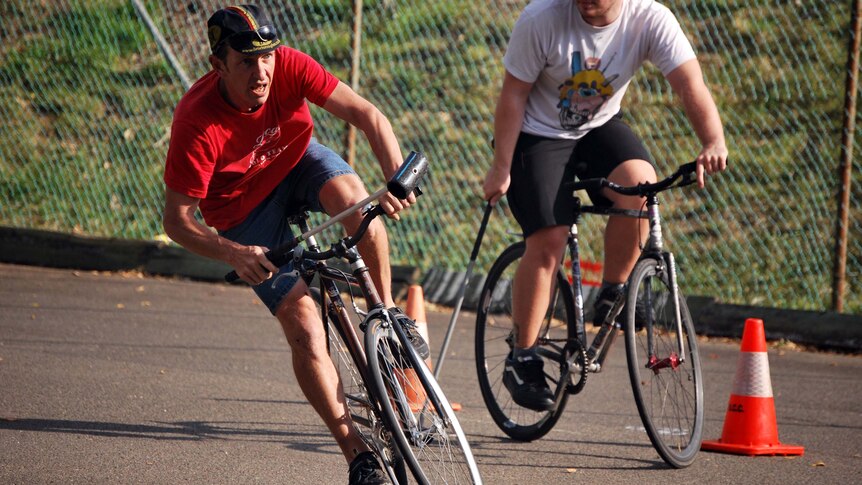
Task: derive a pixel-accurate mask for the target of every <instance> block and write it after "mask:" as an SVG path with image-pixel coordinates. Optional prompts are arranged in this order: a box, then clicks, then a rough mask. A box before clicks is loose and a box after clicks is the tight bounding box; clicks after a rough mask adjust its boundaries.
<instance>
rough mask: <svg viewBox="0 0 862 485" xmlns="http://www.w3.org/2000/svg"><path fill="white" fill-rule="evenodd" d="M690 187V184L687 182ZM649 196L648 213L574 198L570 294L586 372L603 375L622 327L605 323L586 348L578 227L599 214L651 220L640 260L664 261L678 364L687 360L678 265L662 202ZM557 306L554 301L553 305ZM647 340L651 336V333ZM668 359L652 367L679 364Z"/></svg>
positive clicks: (615, 307) (620, 304)
mask: <svg viewBox="0 0 862 485" xmlns="http://www.w3.org/2000/svg"><path fill="white" fill-rule="evenodd" d="M684 184H687V182H684ZM644 195H645V197H646V199H647V200H646V211H639V210H629V209H614V208H609V207H598V206H593V205H582V204H581V200H580V198H579V197H577V196H575V195H573V197H574V199H575V209H574V214H575V221H574V223H573V224H572V225H571V227H570V228H569V238H568V244H567V246H568V250H569V254H570V257H571V261H572V265H571V268H572V269H571V272H572V273H571V277H572V278H571V281H572V284H571V291H573V293H574V301H575V328H576V335H577V337H578V340H580V342H581V346H582V347H583V348H584V349H586V352H587V358H586V364H587V370H588V371H590V372H600V371H601V368H602V364H604V361H605V359H606V358H607V355H608V351H609V350H610V348H611V347H612V346H613V342H614V340H615V339H616V335H617V332H616V331H612V330H616V329H618V328H619V325H616V324H615V325H611V324H608V322H603V323H602V325H601V327H600V328H599V330H598V332H597V334H596V336H595V337H594V338H593V341H592V343H591V345H590V346H589V348H587V347H586V345H587V337H586V328H585V327H586V317H585V315H584V302H585V299H584V292H583V284H582V283H581V269H580V265H579V264H578V262H579V261H580V250H579V242H578V224H579V223H580V218H581V216H582V215H583V214H597V215H602V216H617V217H630V218H636V219H646V220H648V221H649V233H648V237H647V241H646V243H645V244H644V245H643V247H642V251H641V256H640V257H639V258H638V260H641V259H644V258H647V257H652V258H656V259H659V260H661V261H664V263H665V264H666V265H667V268H668V277H669V279H670V285H671V296H672V298H673V307H674V311H675V320H676V326H677V345H678V348H679V355H678V357H677V358H678V359H679V363H682V362H684V361H685V342H684V341H683V338H682V335H683V333H682V331H681V330H682V316H681V314H680V309H679V287H678V286H677V279H676V263H675V261H674V258H673V254H672V253H670V252H667V251H665V250H664V237H663V235H662V228H661V215H660V212H659V208H658V207H659V202H658V192H648V193H646V194H644ZM562 270H563V266H562V265H561V271H562ZM552 304H555V302H552ZM621 307H622V302H618V303H617V304H616V305H615V306H614V308H613V309H612V311H611V315H614V318H615V315H616V314H617V313H618V312H619V311H620V309H621ZM648 337H651V335H649V334H648ZM649 347H650V348H653V345H652V343H650V345H649ZM576 357H577V356H576V355H572V357H571V358H570V365H573V366H574V360H575V359H576ZM667 359H668V358H665V359H663V361H660V362H655V363H653V365H652V367H653V368H656V369H659V368H661V367H662V366H667V365H672V366H675V365H677V363H674V362H665V361H666V360H667Z"/></svg>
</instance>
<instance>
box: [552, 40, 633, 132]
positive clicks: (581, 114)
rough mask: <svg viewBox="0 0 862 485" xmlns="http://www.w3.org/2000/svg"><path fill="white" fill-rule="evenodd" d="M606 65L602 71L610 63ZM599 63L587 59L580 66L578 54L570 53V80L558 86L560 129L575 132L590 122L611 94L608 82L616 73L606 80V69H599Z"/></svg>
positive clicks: (596, 59)
mask: <svg viewBox="0 0 862 485" xmlns="http://www.w3.org/2000/svg"><path fill="white" fill-rule="evenodd" d="M613 60H614V59H613V57H611V61H610V62H609V63H608V65H607V66H605V70H606V69H607V68H608V67H610V65H611V63H613ZM601 63H602V60H601V59H599V58H597V57H588V58H587V59H586V60H585V61H584V65H583V66H581V52H580V51H576V52H573V53H572V77H570V78H569V79H566V80H565V81H564V82H563V83H562V84H560V85H559V89H560V102H559V103H557V108H559V109H560V126H562V127H563V129H565V130H577V129H578V128H579V127H580V126H581V125H583V124H584V123H586V122H588V121H590V120H591V119H593V116H594V115H595V114H596V112H597V111H598V110H599V108H601V106H602V105H603V104H604V103H605V101H607V100H608V98H610V97H611V96H612V95H613V94H614V88H613V86H611V81H613V80H614V79H616V78H617V77H618V76H619V74H614V75H612V76H609V77H607V78H606V77H605V70H600V69H599V68H600V67H601Z"/></svg>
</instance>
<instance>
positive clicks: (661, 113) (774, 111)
mask: <svg viewBox="0 0 862 485" xmlns="http://www.w3.org/2000/svg"><path fill="white" fill-rule="evenodd" d="M261 3H262V4H264V5H266V6H267V8H268V10H269V12H270V15H271V17H272V18H273V19H274V21H275V23H276V24H277V25H278V26H279V27H280V29H281V30H282V32H283V38H284V39H285V40H286V42H287V43H288V44H289V45H291V46H294V47H296V48H298V49H300V50H303V51H305V52H307V53H309V54H310V55H312V56H313V57H315V58H316V59H318V60H319V61H320V62H321V63H322V64H324V65H325V66H326V67H327V68H328V69H330V70H331V71H332V72H333V73H334V74H336V75H337V76H338V77H339V78H340V79H342V80H344V81H345V82H348V83H349V82H350V79H351V68H352V67H353V59H354V57H355V58H356V59H358V61H359V64H358V65H357V66H356V67H357V68H358V70H357V75H358V79H359V82H358V87H357V90H358V91H359V92H360V93H361V94H362V95H364V96H365V97H367V98H368V99H370V100H371V101H373V102H374V103H376V104H377V105H378V106H379V107H380V108H381V110H382V111H383V112H384V113H386V114H387V116H389V117H390V120H391V121H392V124H393V126H394V127H395V130H396V133H397V134H398V136H399V137H400V141H401V144H402V148H403V149H404V150H405V153H406V151H408V150H410V149H417V150H421V151H423V152H424V153H426V154H427V156H428V158H429V160H430V161H431V163H432V168H431V174H430V177H429V179H430V180H429V181H428V183H427V185H426V194H427V195H425V196H423V198H422V200H421V201H420V203H419V205H418V206H417V207H415V208H414V209H411V210H410V211H409V214H406V215H405V217H404V218H403V219H402V221H401V222H399V223H397V224H389V225H388V227H389V230H390V234H391V240H392V244H393V248H392V251H393V261H394V262H396V263H403V264H415V265H418V266H420V267H422V268H426V269H427V268H429V267H432V266H433V267H449V268H452V269H456V270H457V269H463V268H464V267H465V266H466V264H467V261H468V259H469V252H470V249H471V248H472V242H473V240H474V238H475V235H476V230H477V228H478V225H479V221H480V219H481V214H482V209H483V206H484V203H483V201H482V200H481V182H482V180H483V177H484V174H485V171H486V169H487V167H488V165H489V163H490V158H491V153H492V152H491V148H490V145H489V140H490V138H491V135H492V124H493V111H494V106H495V103H496V98H497V95H498V90H499V86H500V82H501V79H502V63H501V60H502V57H503V54H504V52H505V46H506V42H507V39H508V35H509V32H510V29H511V26H512V25H513V23H514V21H515V20H516V18H517V16H518V13H519V12H520V10H521V9H522V8H523V6H524V5H525V3H526V2H524V1H515V0H496V1H478V2H476V1H468V0H456V1H443V2H427V1H417V0H380V1H366V2H364V5H362V6H361V25H355V24H356V23H357V22H356V21H357V20H358V19H359V18H360V17H359V16H358V15H357V11H356V10H355V9H356V8H357V7H358V5H356V4H360V5H361V3H360V2H350V1H346V0H305V1H294V2H269V1H265V2H261ZM664 3H665V4H666V5H668V6H669V7H670V8H671V9H672V10H673V11H674V12H675V13H676V14H677V16H678V18H679V19H680V21H681V23H682V24H683V28H684V29H685V30H686V32H687V34H688V35H689V37H690V39H691V40H692V42H693V44H694V46H695V49H696V51H697V52H698V54H699V56H700V59H701V62H702V65H703V68H704V74H705V77H706V79H707V82H708V84H709V86H710V87H711V89H712V92H713V95H714V97H715V98H716V100H717V102H718V104H719V109H720V111H721V114H722V117H723V120H724V123H725V130H726V133H727V137H728V142H729V148H730V152H731V168H730V170H729V171H727V172H726V173H723V174H721V175H719V176H716V177H713V178H712V179H711V180H710V181H709V184H708V187H707V188H706V189H705V190H697V189H692V190H687V191H678V192H677V193H675V194H672V195H669V196H668V197H665V201H664V202H665V203H664V204H663V211H664V212H663V216H664V218H665V220H666V221H667V229H666V234H665V235H666V238H667V239H668V240H669V244H670V247H671V248H672V250H674V251H675V252H676V253H677V254H678V259H679V262H680V265H681V267H682V278H683V285H684V288H685V289H686V292H687V293H688V294H699V295H710V296H715V297H718V298H719V299H721V300H723V301H725V302H729V303H741V304H754V305H764V306H774V307H783V308H794V309H809V310H824V309H828V308H830V306H831V298H832V280H833V268H834V258H835V245H836V239H835V237H836V236H835V233H836V229H835V227H836V220H837V218H838V213H839V207H838V202H837V200H838V199H837V194H838V191H839V184H840V177H839V174H838V167H839V162H840V158H841V154H842V148H841V134H842V129H843V127H844V123H845V116H844V111H845V110H844V100H845V96H846V91H845V78H846V75H847V59H848V49H849V47H848V46H849V45H850V36H851V30H850V25H851V18H852V15H851V14H852V8H853V7H852V6H851V4H852V3H853V2H852V1H842V2H835V1H831V0H819V1H812V0H807V1H777V0H773V1H768V0H738V1H734V0H699V1H696V2H689V1H679V0H667V1H665V2H664ZM222 6H225V5H224V4H222V3H216V2H214V1H209V0H207V1H202V0H184V1H179V0H175V1H174V0H165V1H143V0H133V1H128V0H36V1H23V0H11V1H6V2H3V4H2V5H0V116H2V117H3V119H4V122H3V123H2V124H0V224H2V225H5V226H12V227H22V228H40V229H50V230H56V231H61V232H75V233H80V234H88V235H97V236H112V237H121V238H132V239H153V238H157V237H159V235H160V234H161V232H162V230H161V225H160V210H161V206H162V197H163V195H162V194H163V186H162V181H161V176H162V170H163V163H164V158H165V154H166V151H167V146H168V143H169V128H170V123H171V115H172V111H173V108H174V106H175V105H176V102H177V101H178V100H179V98H180V96H181V95H182V93H183V92H184V91H185V86H184V82H183V76H187V77H188V78H189V79H191V80H192V81H194V80H195V79H196V78H197V77H199V76H201V75H202V74H204V73H205V72H206V71H207V69H208V61H207V55H208V49H207V42H206V37H205V25H206V19H207V18H208V17H209V15H210V13H212V11H214V10H215V9H216V8H219V7H222ZM150 27H152V28H150ZM355 28H357V29H358V31H359V32H361V44H360V48H359V51H358V52H356V54H357V55H356V56H354V49H353V46H354V35H353V32H354V29H355ZM159 39H163V40H164V41H165V43H164V45H165V46H166V47H167V49H163V48H160V46H159V43H158V40H159ZM171 61H175V62H171ZM623 108H624V110H625V112H626V115H627V116H628V119H629V120H630V121H631V122H632V124H633V126H634V127H635V129H636V131H637V132H638V133H639V134H640V135H641V136H642V137H644V139H645V140H646V142H647V145H648V147H649V148H650V150H651V151H652V154H653V156H654V157H655V158H656V161H657V163H658V166H659V169H660V173H669V172H670V171H671V170H672V169H673V168H675V166H676V165H678V164H680V163H683V162H685V161H688V160H690V159H692V158H693V156H694V155H695V154H696V153H697V151H698V144H697V139H696V137H695V136H694V134H693V133H692V131H691V129H690V127H689V125H688V122H687V121H686V118H685V116H684V114H683V112H682V109H681V107H680V104H679V103H678V100H675V99H674V96H673V95H672V93H671V92H670V90H669V87H668V85H667V83H666V82H665V81H664V80H663V79H662V78H661V76H660V75H659V74H658V73H657V71H656V70H655V69H654V68H651V67H648V68H647V69H646V70H645V71H644V72H643V73H642V74H641V75H639V76H638V77H637V78H636V80H635V82H634V83H633V85H632V87H631V88H630V90H629V93H628V95H627V100H626V101H625V102H624V107H623ZM313 115H314V116H315V118H316V120H317V126H316V130H317V136H318V137H319V138H320V139H321V140H322V141H323V142H324V143H327V144H329V145H331V146H333V147H334V148H336V149H337V150H340V151H342V152H344V153H346V146H347V145H346V141H345V140H346V139H347V127H346V126H345V124H344V123H342V122H341V121H339V120H337V119H335V118H333V117H331V116H329V115H328V114H327V113H326V112H324V111H323V110H320V109H318V108H313ZM857 121H858V120H857ZM859 139H860V137H859V135H856V136H855V137H854V138H853V139H852V145H853V149H854V153H856V154H857V156H858V154H859V153H860V146H859V145H860V143H859ZM356 166H357V170H358V171H359V173H360V174H363V175H364V178H365V179H366V182H367V184H368V186H369V190H374V189H376V188H378V187H379V186H382V183H383V180H382V179H381V175H380V173H379V169H378V168H377V165H376V162H375V161H374V159H373V157H372V156H371V154H370V150H369V148H368V145H367V143H366V142H365V141H364V140H363V139H362V136H361V135H360V136H359V137H358V145H357V151H356ZM856 168H857V169H856V170H855V171H853V172H852V190H853V192H852V194H851V198H850V200H851V207H850V223H849V228H848V229H849V231H848V232H849V247H848V259H847V275H846V280H847V284H848V291H847V293H846V295H845V297H846V299H845V310H846V311H850V312H853V313H860V312H862V287H860V283H859V281H860V277H862V238H860V235H862V210H860V202H859V201H860V200H862V197H860V191H862V174H860V170H859V169H858V167H856ZM601 224H602V222H600V221H598V220H593V221H588V222H587V223H586V225H585V227H584V229H582V231H581V236H582V241H584V242H585V243H586V244H585V245H586V256H587V257H588V258H590V259H597V260H600V259H601V251H602V249H601V244H600V241H601V238H600V233H601V226H600V225H601ZM515 230H516V226H515V224H514V222H513V220H512V218H511V216H510V215H509V214H508V210H507V207H506V204H505V203H503V204H501V208H500V209H498V210H497V212H496V213H495V216H494V217H493V218H492V222H491V225H490V227H489V231H488V234H487V236H486V238H485V243H484V245H483V248H482V254H481V255H480V258H479V261H478V265H477V268H484V269H487V268H488V267H489V266H490V263H491V261H492V260H493V258H494V256H495V255H496V254H497V253H498V252H499V251H500V250H501V249H502V248H503V247H504V246H505V245H506V244H508V242H510V241H511V240H513V239H514V236H511V235H510V234H508V233H510V232H514V231H515Z"/></svg>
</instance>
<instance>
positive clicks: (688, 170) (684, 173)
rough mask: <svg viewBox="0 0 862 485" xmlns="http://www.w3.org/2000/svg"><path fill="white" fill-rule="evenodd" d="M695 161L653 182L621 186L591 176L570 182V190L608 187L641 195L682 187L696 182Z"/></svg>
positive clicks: (629, 193)
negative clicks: (590, 177)
mask: <svg viewBox="0 0 862 485" xmlns="http://www.w3.org/2000/svg"><path fill="white" fill-rule="evenodd" d="M696 173H697V162H689V163H686V164H683V165H680V167H679V168H678V169H676V172H674V173H673V174H671V175H670V176H668V177H667V178H665V179H664V180H659V181H658V182H656V183H653V184H637V185H633V186H628V187H626V186H622V185H619V184H615V183H613V182H611V181H610V180H608V179H607V178H604V177H602V178H592V179H584V180H578V181H577V182H572V183H571V187H572V190H573V191H575V190H599V189H602V188H608V189H611V190H613V191H614V192H616V193H618V194H622V195H639V196H641V197H643V196H646V195H649V194H655V193H658V192H661V191H663V190H667V189H669V188H671V187H683V186H686V185H691V184H693V183H695V182H697V176H696ZM680 178H682V181H681V182H679V183H678V184H675V182H676V181H677V180H679V179H680Z"/></svg>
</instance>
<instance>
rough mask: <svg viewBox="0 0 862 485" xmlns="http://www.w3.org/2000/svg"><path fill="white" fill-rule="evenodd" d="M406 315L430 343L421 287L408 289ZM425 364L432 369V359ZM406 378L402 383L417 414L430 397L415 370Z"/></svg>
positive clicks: (408, 372)
mask: <svg viewBox="0 0 862 485" xmlns="http://www.w3.org/2000/svg"><path fill="white" fill-rule="evenodd" d="M405 313H406V314H407V316H408V317H410V318H411V319H412V320H413V321H414V322H415V323H416V329H417V330H418V331H419V335H421V336H422V338H424V339H425V342H428V323H427V321H426V319H425V298H424V296H423V295H422V287H421V286H419V285H410V287H408V288H407V310H406V311H405ZM425 363H426V364H428V368H429V369H430V368H431V359H430V357H429V358H428V359H426V361H425ZM404 376H405V377H406V378H407V381H408V382H405V383H402V384H404V392H405V394H407V399H409V400H410V409H411V410H412V411H413V412H414V413H415V412H417V411H419V410H420V409H422V406H424V405H425V401H427V400H428V397H427V396H426V394H425V390H424V389H423V388H422V383H421V382H420V381H419V377H417V376H416V371H415V370H413V369H404Z"/></svg>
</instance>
